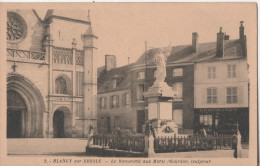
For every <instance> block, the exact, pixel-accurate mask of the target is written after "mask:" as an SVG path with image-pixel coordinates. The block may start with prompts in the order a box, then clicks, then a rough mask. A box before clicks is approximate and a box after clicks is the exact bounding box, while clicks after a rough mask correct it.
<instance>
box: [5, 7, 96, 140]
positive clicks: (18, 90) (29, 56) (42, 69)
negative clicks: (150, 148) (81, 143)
mask: <svg viewBox="0 0 260 166" xmlns="http://www.w3.org/2000/svg"><path fill="white" fill-rule="evenodd" d="M6 39H7V50H6V51H7V73H6V74H7V138H39V137H45V138H52V137H54V138H62V137H86V136H87V134H88V131H89V128H90V127H91V126H93V127H94V128H96V121H97V118H96V117H97V112H96V95H97V78H96V77H97V73H96V67H95V64H96V62H95V59H96V57H95V56H96V47H95V44H94V43H95V40H96V39H97V37H96V36H95V35H94V34H93V33H92V27H91V21H90V16H89V13H88V12H85V11H67V10H66V11H65V10H64V11H63V10H60V11H56V10H48V11H46V14H45V16H44V17H40V15H39V14H38V13H37V11H35V10H8V12H7V33H6Z"/></svg>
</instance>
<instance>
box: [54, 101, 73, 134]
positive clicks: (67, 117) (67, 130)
mask: <svg viewBox="0 0 260 166" xmlns="http://www.w3.org/2000/svg"><path fill="white" fill-rule="evenodd" d="M71 128H72V114H71V112H70V110H69V108H68V107H65V106H62V107H59V108H58V109H57V110H56V111H55V112H54V114H53V138H69V137H71V135H72V133H71V132H72V130H71Z"/></svg>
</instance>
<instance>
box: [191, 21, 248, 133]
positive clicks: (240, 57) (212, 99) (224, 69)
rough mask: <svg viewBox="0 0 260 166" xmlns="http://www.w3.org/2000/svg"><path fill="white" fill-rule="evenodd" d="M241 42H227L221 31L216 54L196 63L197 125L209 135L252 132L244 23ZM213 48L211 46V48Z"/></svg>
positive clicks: (218, 35)
mask: <svg viewBox="0 0 260 166" xmlns="http://www.w3.org/2000/svg"><path fill="white" fill-rule="evenodd" d="M239 36H240V38H239V39H236V40H226V39H227V37H226V36H225V34H224V33H223V32H222V28H220V31H219V33H217V43H216V44H215V43H214V44H213V45H212V47H213V46H215V47H216V49H215V50H214V52H209V53H208V54H207V55H205V56H203V58H202V57H198V58H197V59H196V62H195V72H194V73H195V79H194V80H195V81H194V90H195V92H194V94H195V98H194V99H195V101H194V104H195V126H196V129H200V128H205V129H206V130H207V131H208V132H211V131H216V132H218V133H224V134H226V133H234V132H235V131H236V127H237V125H238V128H239V130H240V132H241V134H242V136H243V137H248V132H249V105H248V103H249V80H248V64H247V50H246V36H245V35H244V26H243V22H241V25H240V27H239ZM209 47H211V46H209Z"/></svg>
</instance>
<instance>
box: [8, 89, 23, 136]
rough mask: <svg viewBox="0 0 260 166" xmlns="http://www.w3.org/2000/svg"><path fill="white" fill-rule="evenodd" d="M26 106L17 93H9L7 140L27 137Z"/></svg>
mask: <svg viewBox="0 0 260 166" xmlns="http://www.w3.org/2000/svg"><path fill="white" fill-rule="evenodd" d="M26 111H27V107H26V104H25V102H24V100H23V98H22V97H21V95H19V94H18V93H17V92H16V91H13V90H10V91H8V92H7V138H21V137H25V117H26Z"/></svg>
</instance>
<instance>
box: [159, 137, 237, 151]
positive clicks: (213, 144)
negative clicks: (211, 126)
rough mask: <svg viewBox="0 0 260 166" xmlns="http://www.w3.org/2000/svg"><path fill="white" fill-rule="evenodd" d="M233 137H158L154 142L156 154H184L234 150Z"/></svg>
mask: <svg viewBox="0 0 260 166" xmlns="http://www.w3.org/2000/svg"><path fill="white" fill-rule="evenodd" d="M235 138H236V137H234V136H232V135H224V134H222V135H214V136H213V135H209V136H207V137H205V136H199V135H193V136H190V137H186V138H184V137H176V135H175V136H174V137H157V138H155V140H154V150H155V152H184V151H198V150H216V149H232V148H234V147H235V144H234V143H235Z"/></svg>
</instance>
